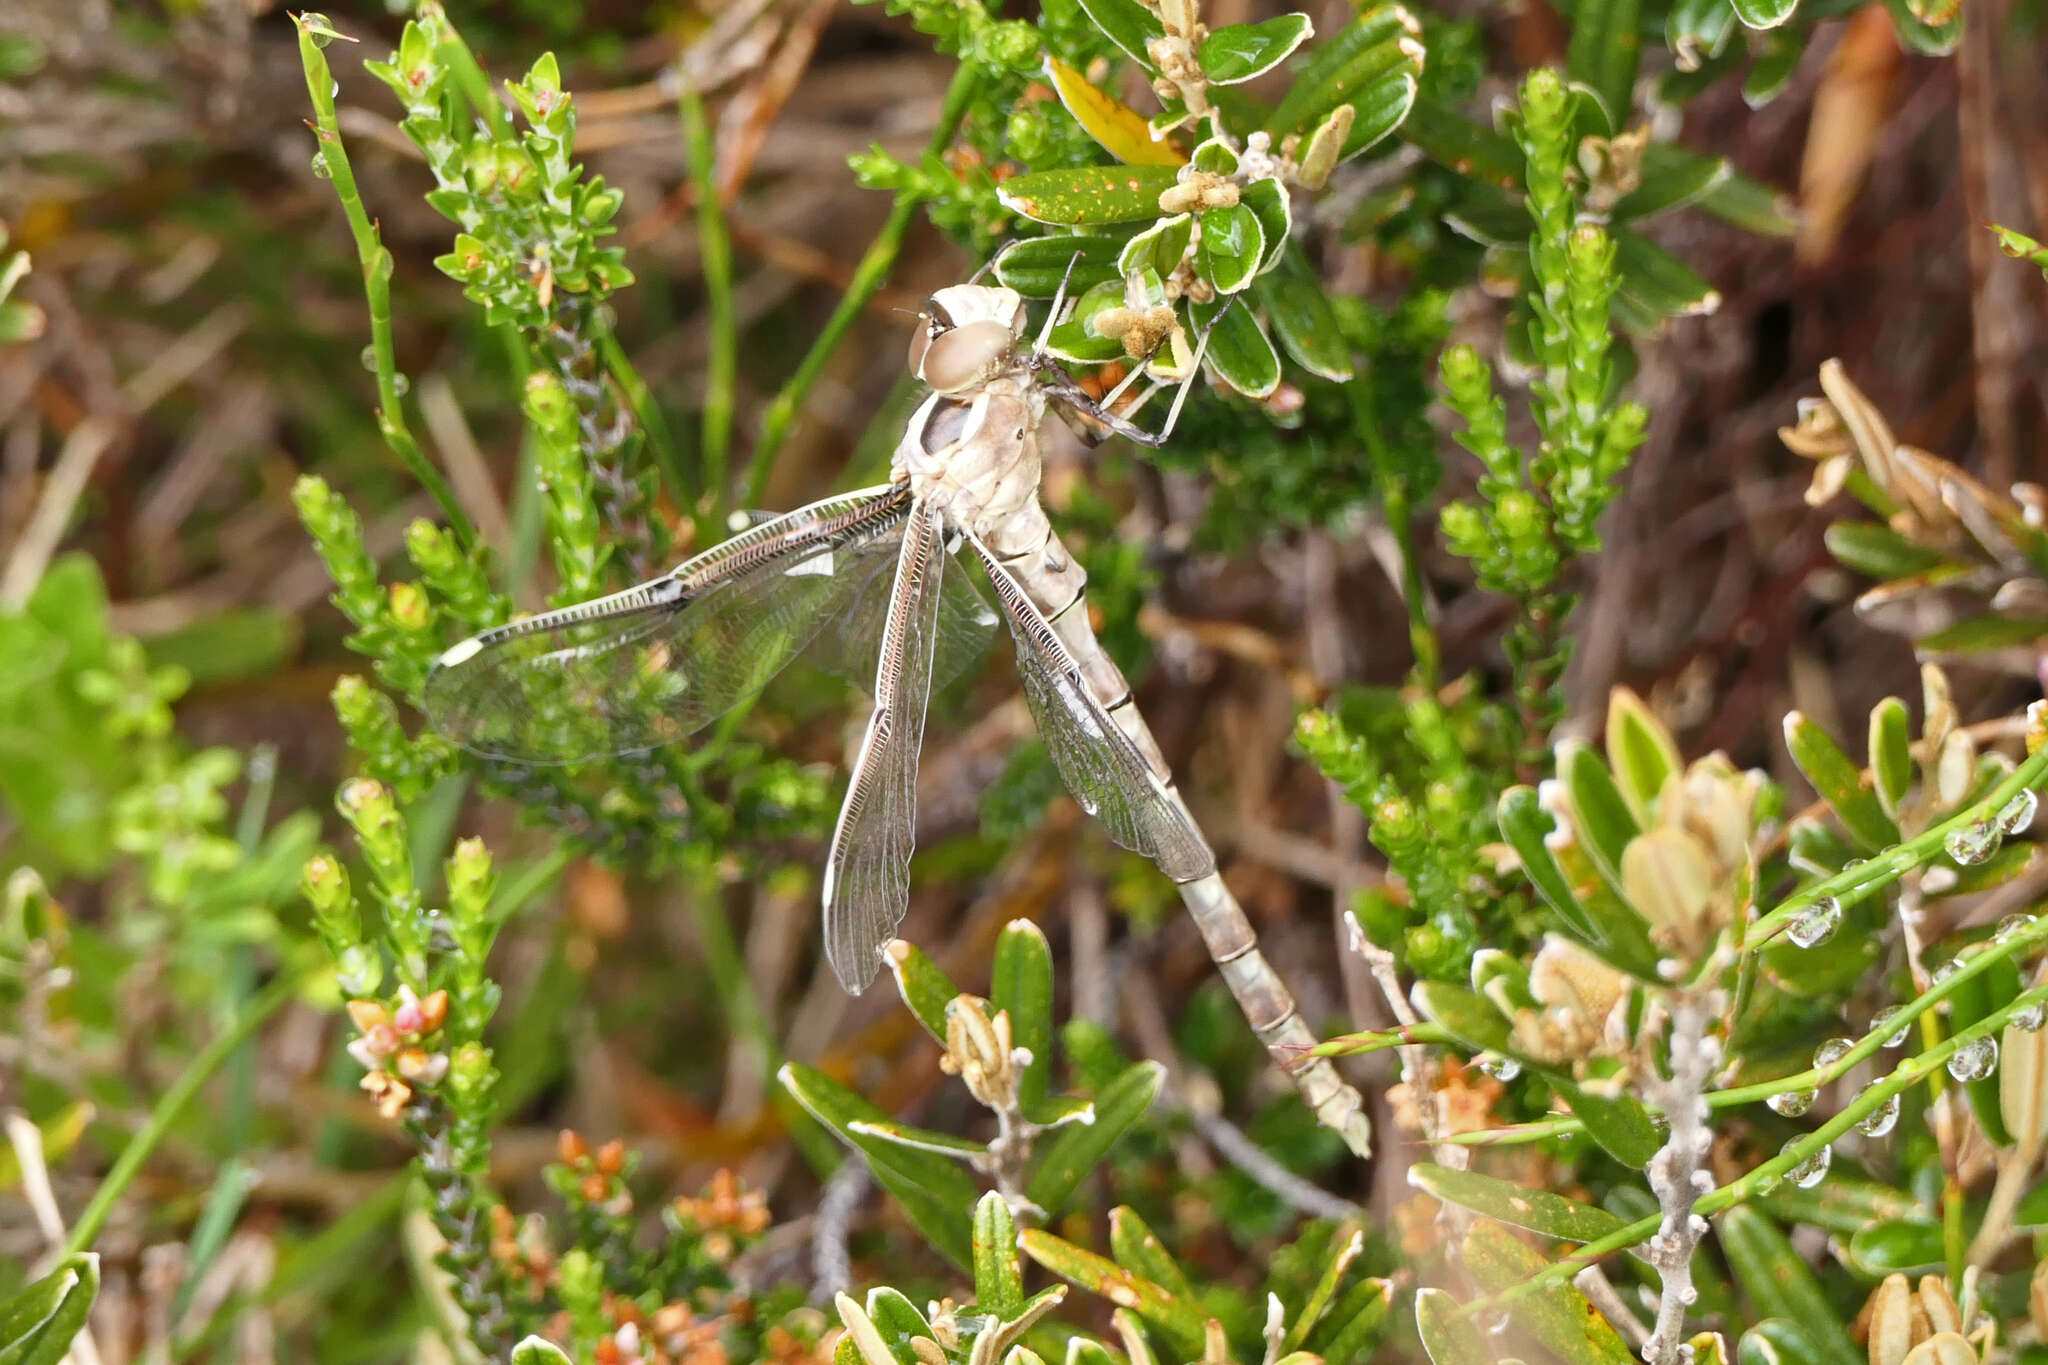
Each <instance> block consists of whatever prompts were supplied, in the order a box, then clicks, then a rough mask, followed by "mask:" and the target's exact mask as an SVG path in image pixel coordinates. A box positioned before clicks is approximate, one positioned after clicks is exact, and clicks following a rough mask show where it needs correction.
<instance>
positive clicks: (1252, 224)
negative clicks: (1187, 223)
mask: <svg viewBox="0 0 2048 1365" xmlns="http://www.w3.org/2000/svg"><path fill="white" fill-rule="evenodd" d="M1201 222H1202V240H1201V242H1200V243H1199V244H1198V245H1197V246H1196V248H1195V268H1196V270H1197V271H1198V272H1199V273H1200V274H1201V276H1202V278H1203V279H1205V280H1207V281H1209V283H1210V284H1213V285H1215V286H1216V292H1217V293H1219V294H1235V293H1237V292H1238V291H1239V290H1241V289H1243V288H1244V287H1245V286H1246V285H1248V284H1250V283H1251V282H1252V276H1254V275H1256V274H1257V273H1258V270H1259V262H1260V261H1262V260H1264V259H1265V256H1266V230H1265V229H1264V228H1263V227H1261V226H1259V216H1258V215H1257V214H1256V213H1253V212H1252V211H1251V208H1250V207H1249V206H1248V205H1245V204H1232V205H1231V206H1230V207H1229V208H1223V209H1205V210H1203V212H1202V218H1201Z"/></svg>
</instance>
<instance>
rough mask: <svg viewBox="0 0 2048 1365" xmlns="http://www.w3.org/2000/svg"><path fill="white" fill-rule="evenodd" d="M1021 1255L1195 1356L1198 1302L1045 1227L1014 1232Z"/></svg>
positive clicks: (1202, 1316)
mask: <svg viewBox="0 0 2048 1365" xmlns="http://www.w3.org/2000/svg"><path fill="white" fill-rule="evenodd" d="M1017 1237H1018V1242H1019V1244H1020V1245H1021V1246H1022V1247H1023V1248H1024V1254H1025V1255H1026V1256H1029V1257H1030V1258H1031V1259H1032V1260H1034V1261H1036V1262H1038V1263H1039V1264H1040V1265H1042V1266H1044V1267H1045V1268H1046V1269H1047V1270H1050V1271H1051V1272H1052V1273H1053V1274H1055V1275H1058V1276H1059V1277H1060V1278H1061V1279H1064V1280H1068V1281H1071V1282H1072V1283H1073V1284H1075V1285H1078V1286H1079V1287H1080V1288H1082V1289H1086V1290H1088V1291H1089V1292H1090V1293H1093V1294H1100V1295H1101V1296H1102V1297H1103V1298H1106V1299H1108V1300H1109V1301H1110V1302H1111V1303H1114V1304H1116V1305H1118V1306H1119V1307H1122V1308H1128V1309H1130V1310H1131V1311H1132V1312H1133V1313H1136V1314H1137V1315H1138V1316H1139V1317H1141V1318H1143V1319H1144V1320H1145V1321H1146V1322H1148V1323H1150V1324H1151V1325H1152V1326H1154V1327H1156V1328H1158V1329H1159V1332H1160V1334H1161V1335H1162V1336H1164V1337H1165V1338H1166V1339H1167V1342H1168V1343H1169V1344H1170V1345H1172V1346H1173V1348H1174V1349H1175V1350H1177V1351H1179V1352H1181V1353H1182V1354H1183V1355H1190V1356H1198V1355H1200V1354H1201V1352H1202V1339H1203V1336H1204V1335H1205V1333H1204V1327H1203V1324H1204V1323H1206V1322H1207V1321H1208V1317H1209V1315H1208V1313H1207V1312H1205V1311H1204V1310H1203V1308H1202V1306H1201V1304H1200V1303H1199V1302H1194V1301H1189V1300H1184V1299H1179V1298H1176V1297H1174V1296H1173V1295H1172V1294H1169V1293H1168V1292H1167V1291H1166V1290H1165V1289H1164V1288H1163V1287H1161V1286H1159V1285H1156V1284H1154V1283H1152V1281H1150V1280H1148V1279H1145V1278H1144V1277H1143V1276H1141V1275H1138V1274H1136V1273H1134V1272H1132V1271H1129V1270H1125V1269H1124V1268H1123V1267H1121V1266H1119V1265H1118V1264H1117V1263H1116V1262H1114V1261H1112V1260H1110V1259H1108V1258H1107V1257H1104V1256H1098V1255H1096V1254H1095V1253H1094V1252H1092V1251H1083V1250H1082V1249H1081V1248H1080V1247H1077V1246H1075V1245H1074V1244H1073V1243H1072V1242H1068V1241H1064V1240H1062V1239H1061V1238H1058V1237H1055V1236H1053V1235H1052V1234H1051V1233H1049V1232H1047V1231H1045V1230H1044V1229H1043V1228H1025V1229H1024V1230H1023V1231H1022V1232H1020V1233H1018V1235H1017Z"/></svg>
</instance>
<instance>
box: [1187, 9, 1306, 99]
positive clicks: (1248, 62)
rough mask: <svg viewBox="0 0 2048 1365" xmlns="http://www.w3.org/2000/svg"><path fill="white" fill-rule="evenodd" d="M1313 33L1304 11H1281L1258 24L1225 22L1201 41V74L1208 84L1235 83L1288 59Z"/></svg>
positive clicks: (1262, 72)
mask: <svg viewBox="0 0 2048 1365" xmlns="http://www.w3.org/2000/svg"><path fill="white" fill-rule="evenodd" d="M1314 32H1315V27H1314V25H1312V24H1310V23H1309V21H1308V16H1307V15H1306V14H1283V15H1280V16H1279V17H1278V18H1274V19H1268V20H1266V21H1265V22H1263V23H1258V24H1225V25H1224V26H1223V27H1222V28H1219V29H1213V30H1211V31H1210V34H1209V36H1208V37H1206V38H1204V39H1203V40H1202V44H1201V48H1200V49H1199V54H1198V55H1199V56H1200V59H1201V63H1202V74H1204V75H1205V76H1207V77H1208V78H1209V83H1210V84H1211V85H1236V84H1238V83H1239V82H1240V81H1248V80H1251V79H1252V78H1253V77H1255V76H1262V75H1264V74H1265V73H1266V72H1268V71H1271V70H1272V69H1273V68H1274V67H1276V66H1278V65H1280V63H1282V62H1284V61H1286V60H1287V58H1288V57H1289V56H1291V55H1292V54H1293V52H1294V49H1296V48H1297V47H1300V46H1301V45H1302V43H1303V42H1304V41H1305V40H1306V39H1308V38H1309V37H1310V36H1311V35H1312V34H1313V33H1314Z"/></svg>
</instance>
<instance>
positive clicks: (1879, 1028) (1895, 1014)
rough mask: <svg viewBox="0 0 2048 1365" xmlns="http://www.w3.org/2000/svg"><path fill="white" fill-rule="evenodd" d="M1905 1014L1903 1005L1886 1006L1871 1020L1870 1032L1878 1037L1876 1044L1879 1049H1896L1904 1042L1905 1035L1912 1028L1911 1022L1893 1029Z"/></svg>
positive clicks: (1908, 1021)
mask: <svg viewBox="0 0 2048 1365" xmlns="http://www.w3.org/2000/svg"><path fill="white" fill-rule="evenodd" d="M1905 1012H1906V1009H1905V1006H1903V1005H1887V1006H1885V1008H1883V1009H1881V1010H1879V1011H1878V1012H1877V1014H1876V1016H1875V1017H1874V1018H1872V1019H1871V1021H1870V1031H1871V1032H1872V1033H1875V1034H1877V1035H1878V1036H1879V1038H1880V1040H1881V1041H1879V1043H1878V1046H1879V1047H1897V1046H1898V1045H1899V1044H1901V1043H1903V1042H1905V1041H1906V1034H1907V1033H1908V1032H1909V1031H1910V1030H1911V1028H1912V1026H1913V1025H1912V1021H1911V1020H1910V1019H1909V1020H1907V1021H1906V1022H1904V1023H1900V1024H1898V1026H1897V1027H1896V1028H1894V1027H1893V1025H1894V1024H1895V1023H1897V1021H1898V1018H1899V1016H1900V1015H1902V1014H1904V1013H1905Z"/></svg>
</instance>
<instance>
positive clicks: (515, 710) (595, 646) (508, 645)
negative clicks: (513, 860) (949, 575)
mask: <svg viewBox="0 0 2048 1365" xmlns="http://www.w3.org/2000/svg"><path fill="white" fill-rule="evenodd" d="M910 505H911V499H910V492H909V489H908V488H907V487H904V486H903V485H900V484H889V485H883V486H881V487H877V488H868V489H863V490H860V491H858V492H854V493H844V494H841V495H839V496H837V497H832V498H826V499H824V500H823V501H820V502H814V503H812V504H810V505H809V506H807V507H800V508H798V509H797V510H796V511H794V512H790V513H787V514H785V515H783V516H779V517H775V518H773V519H771V520H768V521H764V522H762V523H760V524H759V525H756V526H753V527H750V528H749V529H747V530H745V531H742V532H741V533H740V534H738V535H736V536H734V537H732V538H731V539H730V540H726V541H722V542H720V543H719V544H717V545H714V546H712V547H711V548H710V549H708V550H706V551H705V552H704V553H702V554H700V555H697V556H695V557H694V558H692V559H689V560H686V561H684V562H683V563H682V564H680V565H678V566H677V567H676V568H674V569H673V570H671V571H670V572H668V573H666V574H664V575H662V576H661V577H660V578H656V579H652V580H650V581H648V582H646V583H642V584H640V585H638V586H637V587H632V588H627V589H626V590H625V591H623V592H617V593H613V594H611V595H610V596H608V597H600V598H598V599H596V600H594V601H590V602H584V603H579V604H578V605H576V606H572V607H564V608H562V609H560V610H558V611H551V612H546V613H543V614H541V615H538V616H532V617H528V618H526V619H524V620H520V621H514V622H512V623H510V624H509V625H504V626H500V627H498V628H497V629H495V630H489V631H485V632H484V633H483V634H481V635H478V636H476V637H474V638H472V639H470V640H466V641H464V642H463V643H461V644H459V645H456V646H455V647H454V648H452V649H450V650H448V651H447V652H446V653H445V654H443V655H442V656H441V658H440V660H439V661H438V662H437V663H436V664H435V666H434V669H433V671H432V672H431V673H430V674H429V675H428V677H427V682H426V686H425V689H424V694H423V698H422V700H423V703H424V706H425V709H426V712H427V715H428V717H429V719H430V720H431V721H432V722H433V724H434V726H435V728H436V729H438V730H439V731H440V732H441V733H442V734H444V735H446V736H448V737H449V738H450V739H452V740H454V741H455V742H456V743H458V744H460V745H462V746H463V747H464V748H466V749H469V750H471V751H473V752H476V753H479V754H483V755H485V756H487V757H492V758H508V759H514V760H517V761H520V762H525V763H573V762H576V761H578V760H580V759H586V758H594V757H599V756H603V755H608V754H621V753H637V752H640V751H643V750H647V749H652V748H655V747H656V746H658V745H662V744H667V743H669V742H671V741H673V740H677V739H681V738H683V737H684V736H686V735H689V734H693V733H695V732H696V731H697V730H700V729H702V728H703V727H704V726H706V725H708V724H710V723H711V722H712V721H713V720H715V719H717V718H718V717H719V716H721V715H723V714H724V713H725V712H727V711H729V710H731V709H732V708H733V707H734V706H736V705H738V704H739V703H740V702H742V701H744V700H746V699H747V698H748V697H750V696H752V695H753V694H754V693H756V692H758V691H760V690H761V688H763V687H765V686H766V685H767V684H768V682H769V680H770V679H772V678H773V677H774V676H775V675H776V674H777V673H780V672H781V671H782V669H783V668H784V667H785V666H786V665H787V664H788V663H789V662H790V660H792V659H794V658H795V657H796V656H797V655H798V654H799V653H802V652H803V651H804V650H805V649H806V648H807V647H809V646H810V645H811V644H812V643H813V642H814V641H816V640H817V639H818V637H819V636H820V634H821V633H822V632H824V630H825V628H826V626H827V625H828V623H830V622H831V621H832V620H833V619H834V618H835V617H836V616H839V615H841V614H844V613H847V612H849V611H851V612H854V613H855V614H858V613H859V610H860V608H859V604H860V601H861V598H862V596H863V595H864V594H866V593H870V592H872V591H874V590H875V587H876V585H877V583H878V581H879V580H880V579H881V578H882V577H883V576H884V575H885V574H886V570H887V568H888V566H889V564H890V563H891V562H892V561H893V559H894V558H895V556H894V553H893V551H894V550H895V548H896V542H897V539H898V537H899V535H900V533H901V530H902V527H903V523H904V521H905V519H906V518H907V517H908V515H909V513H910Z"/></svg>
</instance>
